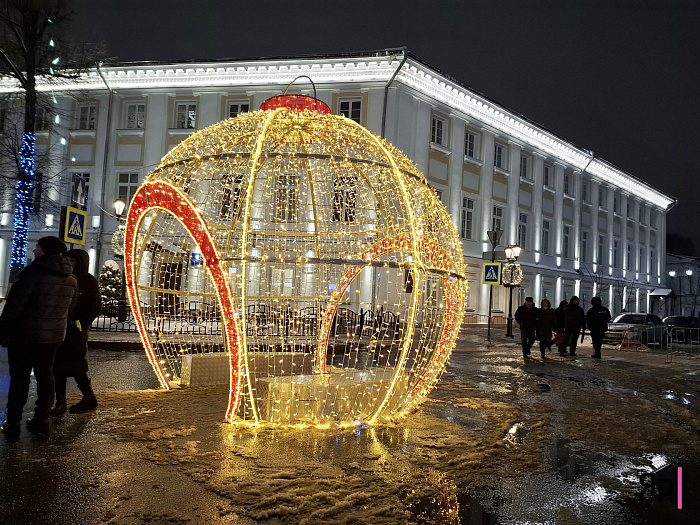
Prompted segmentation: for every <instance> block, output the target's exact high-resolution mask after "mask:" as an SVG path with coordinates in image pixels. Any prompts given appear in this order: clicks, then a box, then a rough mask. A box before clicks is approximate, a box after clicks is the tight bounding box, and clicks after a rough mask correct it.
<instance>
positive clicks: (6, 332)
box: [0, 237, 78, 439]
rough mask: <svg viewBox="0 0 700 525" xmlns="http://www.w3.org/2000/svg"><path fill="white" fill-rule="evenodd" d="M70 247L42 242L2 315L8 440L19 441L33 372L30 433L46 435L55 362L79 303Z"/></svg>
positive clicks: (0, 341)
mask: <svg viewBox="0 0 700 525" xmlns="http://www.w3.org/2000/svg"><path fill="white" fill-rule="evenodd" d="M64 251H66V245H65V244H63V242H62V241H61V240H60V239H59V238H58V237H42V238H41V239H39V241H38V242H37V245H36V248H34V257H35V259H34V262H32V264H30V265H29V266H27V267H26V268H24V269H23V270H22V271H21V272H20V274H19V275H18V276H17V280H16V281H15V282H14V284H13V285H12V287H11V288H10V291H9V292H8V294H7V298H6V299H5V308H4V310H3V312H2V315H0V344H2V345H3V346H7V356H8V361H9V365H10V389H9V392H8V395H7V415H6V420H5V423H4V424H3V427H2V430H3V433H5V434H6V435H7V436H8V437H9V438H10V439H12V438H16V437H18V436H19V432H20V422H21V421H22V409H23V408H24V405H25V403H26V402H27V397H28V395H29V382H30V377H31V373H32V370H33V371H34V377H35V378H36V390H37V400H36V406H35V408H34V417H33V418H32V419H29V420H27V428H28V429H29V430H30V431H32V432H35V433H45V432H47V431H48V415H49V410H50V409H51V405H52V404H53V398H54V377H53V362H54V356H55V355H56V349H57V348H58V346H59V345H60V344H61V341H63V338H64V337H65V335H66V324H67V322H68V317H69V315H70V313H71V310H72V309H73V307H74V306H75V304H76V301H77V298H78V283H77V281H76V279H75V277H73V268H72V266H71V263H70V260H69V259H68V257H64V256H63V255H61V254H62V253H63V252H64Z"/></svg>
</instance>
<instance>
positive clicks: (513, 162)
mask: <svg viewBox="0 0 700 525" xmlns="http://www.w3.org/2000/svg"><path fill="white" fill-rule="evenodd" d="M508 149H509V151H508V159H509V160H510V170H509V171H510V175H509V176H508V207H507V209H506V213H507V217H506V221H507V223H506V224H508V227H507V228H506V231H505V233H504V235H503V236H504V239H503V243H502V244H504V245H508V244H510V245H513V244H517V243H518V223H519V221H520V208H519V207H518V203H519V201H520V154H521V152H522V147H521V146H520V144H517V143H515V142H512V141H510V142H509V146H508Z"/></svg>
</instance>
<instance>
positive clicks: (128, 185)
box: [117, 173, 139, 207]
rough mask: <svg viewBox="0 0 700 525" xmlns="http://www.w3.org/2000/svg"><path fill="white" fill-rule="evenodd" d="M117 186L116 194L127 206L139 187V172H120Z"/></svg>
mask: <svg viewBox="0 0 700 525" xmlns="http://www.w3.org/2000/svg"><path fill="white" fill-rule="evenodd" d="M118 180H119V186H118V188H117V194H118V195H119V198H120V199H121V200H123V201H124V202H125V203H126V205H127V207H128V206H129V203H130V202H131V199H132V198H133V197H134V194H135V193H136V190H137V189H138V187H139V174H138V173H120V174H119V177H118Z"/></svg>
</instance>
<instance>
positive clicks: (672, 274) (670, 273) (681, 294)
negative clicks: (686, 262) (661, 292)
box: [668, 270, 683, 315]
mask: <svg viewBox="0 0 700 525" xmlns="http://www.w3.org/2000/svg"><path fill="white" fill-rule="evenodd" d="M668 276H669V277H670V278H671V291H673V278H674V277H675V276H676V270H669V271H668ZM682 289H683V283H681V289H680V290H679V293H680V296H681V315H682V313H683V302H682V299H683V290H682ZM675 302H676V301H675V300H674V301H673V303H674V308H673V310H674V311H673V313H675V310H676V308H675Z"/></svg>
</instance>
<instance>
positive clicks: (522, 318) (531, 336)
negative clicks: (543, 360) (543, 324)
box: [515, 297, 537, 359]
mask: <svg viewBox="0 0 700 525" xmlns="http://www.w3.org/2000/svg"><path fill="white" fill-rule="evenodd" d="M515 320H516V321H517V322H518V325H519V326H520V342H521V343H522V346H523V357H524V358H525V359H527V358H528V357H530V349H531V348H532V345H533V344H535V330H537V308H535V305H534V303H533V300H532V297H526V298H525V304H521V305H520V306H519V307H518V309H517V310H516V311H515Z"/></svg>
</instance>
